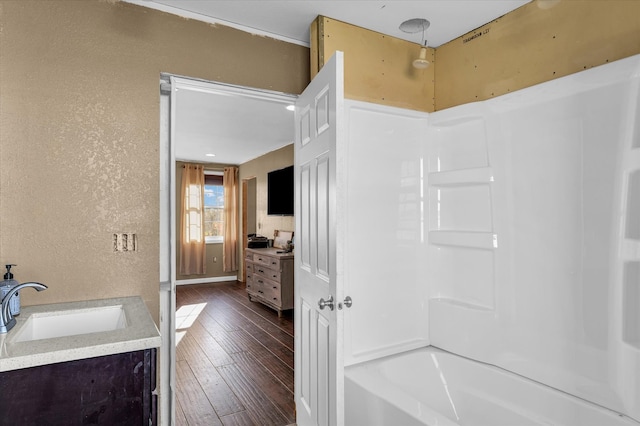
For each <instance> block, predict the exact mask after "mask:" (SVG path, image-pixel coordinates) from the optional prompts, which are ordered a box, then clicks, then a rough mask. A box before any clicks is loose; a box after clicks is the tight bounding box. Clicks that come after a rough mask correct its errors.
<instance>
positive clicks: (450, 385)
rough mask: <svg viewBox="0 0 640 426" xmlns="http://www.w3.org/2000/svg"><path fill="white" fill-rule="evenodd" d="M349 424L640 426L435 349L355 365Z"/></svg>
mask: <svg viewBox="0 0 640 426" xmlns="http://www.w3.org/2000/svg"><path fill="white" fill-rule="evenodd" d="M345 407H346V408H345V411H346V413H345V419H346V420H345V424H346V426H359V425H362V426H375V425H385V426H387V425H388V426H412V425H472V426H483V425H486V426H527V425H567V426H622V425H625V426H632V425H634V426H639V425H640V423H638V422H635V421H633V420H632V419H630V418H628V417H625V416H622V415H620V414H618V413H616V412H613V411H610V410H608V409H605V408H602V407H600V406H597V405H595V404H592V403H589V402H586V401H584V400H582V399H579V398H576V397H573V396H570V395H568V394H566V393H564V392H560V391H558V390H555V389H553V388H550V387H548V386H545V385H542V384H539V383H537V382H534V381H532V380H528V379H526V378H524V377H522V376H519V375H516V374H513V373H510V372H508V371H505V370H503V369H500V368H497V367H494V366H490V365H487V364H483V363H480V362H476V361H473V360H470V359H467V358H463V357H460V356H457V355H454V354H451V353H449V352H444V351H442V350H439V349H436V348H434V347H428V348H422V349H416V350H413V351H409V352H405V353H402V354H399V355H395V356H391V357H386V358H382V359H379V360H374V361H370V362H366V363H363V364H358V365H355V366H351V367H347V368H346V369H345Z"/></svg>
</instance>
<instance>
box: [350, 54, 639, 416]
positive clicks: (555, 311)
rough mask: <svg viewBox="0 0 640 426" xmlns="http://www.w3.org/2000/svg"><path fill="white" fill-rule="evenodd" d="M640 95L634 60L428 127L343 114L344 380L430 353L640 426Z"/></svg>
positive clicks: (444, 114)
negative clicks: (368, 366)
mask: <svg viewBox="0 0 640 426" xmlns="http://www.w3.org/2000/svg"><path fill="white" fill-rule="evenodd" d="M639 85H640V55H638V56H634V57H630V58H627V59H623V60H620V61H616V62H614V63H610V64H606V65H603V66H600V67H597V68H593V69H590V70H586V71H583V72H581V73H578V74H574V75H570V76H567V77H564V78H560V79H557V80H553V81H550V82H546V83H542V84H540V85H537V86H534V87H530V88H527V89H523V90H520V91H518V92H514V93H511V94H507V95H504V96H500V97H498V98H494V99H491V100H487V101H483V102H477V103H472V104H466V105H461V106H458V107H454V108H450V109H447V110H443V111H438V112H436V113H431V114H426V113H418V112H414V111H408V110H402V109H397V108H389V107H383V106H379V105H373V104H368V103H362V102H356V101H346V103H345V114H346V118H347V120H346V123H347V132H348V138H347V139H348V146H346V147H344V148H343V149H344V151H343V161H342V162H341V164H342V165H344V166H346V167H344V173H345V175H344V180H343V181H342V184H343V187H342V188H339V191H338V194H339V195H338V196H339V200H338V202H339V205H342V206H344V209H345V210H344V211H345V212H346V213H345V215H344V216H345V217H346V218H347V222H346V228H345V235H346V240H345V250H344V253H346V257H345V261H344V265H345V269H344V271H343V273H342V274H341V275H340V277H339V279H342V280H343V282H344V287H345V294H346V295H350V296H351V297H352V299H353V301H354V303H353V306H352V307H351V309H348V310H346V311H345V365H346V366H349V365H354V364H358V363H362V362H365V361H368V360H372V359H377V358H381V357H384V356H388V355H392V354H397V353H401V352H404V351H407V350H411V349H415V348H419V347H424V346H428V345H433V346H435V347H438V348H441V349H444V350H446V351H450V352H452V353H455V354H458V355H461V356H464V357H467V358H471V359H473V360H477V361H481V362H484V363H487V364H491V365H495V366H498V367H500V368H503V369H505V370H508V371H511V372H513V373H516V374H519V375H521V376H524V377H526V378H528V379H531V380H534V381H537V382H540V383H543V384H545V385H548V386H550V387H552V388H555V389H558V390H561V391H563V392H566V393H568V394H570V395H573V396H575V397H578V398H582V399H585V400H587V401H590V402H592V403H594V404H598V405H600V406H602V407H606V408H608V409H611V410H614V411H616V412H618V413H621V414H623V415H626V416H629V417H631V418H633V419H635V421H637V422H640V371H639V369H640V120H638V117H639V116H640V105H639V104H640V91H639ZM339 167H340V164H339ZM340 189H341V190H340ZM347 407H348V404H347Z"/></svg>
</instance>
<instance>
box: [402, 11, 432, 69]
mask: <svg viewBox="0 0 640 426" xmlns="http://www.w3.org/2000/svg"><path fill="white" fill-rule="evenodd" d="M430 25H431V23H430V22H429V21H427V20H426V19H424V18H414V19H409V20H407V21H404V22H403V23H402V24H400V30H401V31H404V32H405V33H409V34H415V33H419V32H421V31H422V43H421V45H422V47H421V48H420V55H419V56H418V57H417V58H416V59H414V61H413V66H414V68H418V69H425V68H427V67H428V66H429V61H428V60H427V39H426V33H427V28H429V26H430Z"/></svg>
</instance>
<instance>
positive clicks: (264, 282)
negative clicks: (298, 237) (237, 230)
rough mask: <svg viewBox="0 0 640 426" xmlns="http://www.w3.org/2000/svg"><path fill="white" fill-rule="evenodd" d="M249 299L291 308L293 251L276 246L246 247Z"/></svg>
mask: <svg viewBox="0 0 640 426" xmlns="http://www.w3.org/2000/svg"><path fill="white" fill-rule="evenodd" d="M244 262H245V269H246V276H247V294H248V295H249V300H251V301H254V302H260V303H263V304H265V305H267V306H269V307H270V308H273V309H275V310H277V311H278V316H279V317H280V316H282V311H286V310H288V309H293V253H283V250H282V249H279V248H247V249H245V259H244Z"/></svg>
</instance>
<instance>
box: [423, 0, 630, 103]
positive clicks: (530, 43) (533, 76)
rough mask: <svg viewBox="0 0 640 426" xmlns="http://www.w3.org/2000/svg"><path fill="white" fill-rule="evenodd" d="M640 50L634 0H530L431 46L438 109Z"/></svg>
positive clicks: (580, 69) (550, 77)
mask: <svg viewBox="0 0 640 426" xmlns="http://www.w3.org/2000/svg"><path fill="white" fill-rule="evenodd" d="M638 53H640V1H637V0H606V1H604V0H542V1H541V0H535V1H533V2H531V3H528V4H526V5H524V6H522V7H520V8H518V9H516V10H514V11H513V12H511V13H508V14H506V15H504V16H503V17H501V18H499V19H496V20H495V21H492V22H489V23H488V24H486V25H484V26H482V27H480V28H478V29H476V30H475V31H472V32H470V33H468V34H465V35H463V36H461V37H458V38H457V39H455V40H453V41H451V42H449V43H447V44H444V45H442V46H440V47H438V48H436V53H435V55H436V61H437V65H436V67H435V81H436V84H435V105H436V110H440V109H444V108H449V107H452V106H455V105H460V104H464V103H468V102H473V101H480V100H485V99H489V98H492V97H495V96H500V95H503V94H505V93H509V92H512V91H515V90H518V89H522V88H525V87H530V86H533V85H535V84H538V83H542V82H545V81H549V80H553V79H556V78H559V77H563V76H566V75H569V74H573V73H576V72H579V71H583V70H585V69H588V68H592V67H595V66H598V65H602V64H605V63H607V62H612V61H615V60H618V59H622V58H626V57H629V56H632V55H635V54H638Z"/></svg>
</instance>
